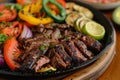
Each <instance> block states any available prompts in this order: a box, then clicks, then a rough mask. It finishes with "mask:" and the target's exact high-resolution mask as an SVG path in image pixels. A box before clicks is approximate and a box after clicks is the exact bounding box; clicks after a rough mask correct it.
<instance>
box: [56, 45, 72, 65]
mask: <svg viewBox="0 0 120 80" xmlns="http://www.w3.org/2000/svg"><path fill="white" fill-rule="evenodd" d="M56 52H58V54H59V55H60V57H61V58H62V59H63V60H64V62H65V63H66V65H67V66H70V65H71V61H72V58H71V57H70V56H69V55H68V54H67V53H66V51H65V50H64V47H63V45H62V44H59V45H57V48H56Z"/></svg>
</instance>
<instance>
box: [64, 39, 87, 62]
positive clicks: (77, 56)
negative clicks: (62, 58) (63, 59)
mask: <svg viewBox="0 0 120 80" xmlns="http://www.w3.org/2000/svg"><path fill="white" fill-rule="evenodd" d="M63 45H64V48H65V50H66V51H67V52H68V54H69V55H70V56H71V57H72V59H73V61H74V62H75V63H77V64H79V63H81V62H84V61H86V60H87V58H86V57H84V56H83V55H82V53H81V52H80V51H79V50H78V48H77V47H76V46H75V45H74V42H73V41H66V42H63Z"/></svg>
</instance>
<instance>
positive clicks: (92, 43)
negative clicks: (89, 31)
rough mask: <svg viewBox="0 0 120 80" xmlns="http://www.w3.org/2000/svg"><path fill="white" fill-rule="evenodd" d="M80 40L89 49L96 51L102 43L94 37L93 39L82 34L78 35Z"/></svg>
mask: <svg viewBox="0 0 120 80" xmlns="http://www.w3.org/2000/svg"><path fill="white" fill-rule="evenodd" d="M80 40H82V41H83V42H84V43H85V45H86V46H87V47H88V48H89V49H91V50H92V51H93V52H96V51H97V52H98V51H100V50H101V48H102V44H101V43H100V42H99V41H97V40H95V39H93V38H91V37H89V36H86V35H82V36H81V37H80Z"/></svg>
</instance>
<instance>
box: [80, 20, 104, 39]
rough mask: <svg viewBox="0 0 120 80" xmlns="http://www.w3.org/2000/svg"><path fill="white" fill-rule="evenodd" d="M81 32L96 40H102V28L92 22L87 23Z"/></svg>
mask: <svg viewBox="0 0 120 80" xmlns="http://www.w3.org/2000/svg"><path fill="white" fill-rule="evenodd" d="M82 32H83V33H85V34H87V35H89V36H91V37H93V38H95V39H97V40H101V39H103V37H104V35H105V29H104V27H103V26H102V25H100V24H99V23H97V22H94V21H89V22H88V23H86V24H85V26H84V27H83V29H82Z"/></svg>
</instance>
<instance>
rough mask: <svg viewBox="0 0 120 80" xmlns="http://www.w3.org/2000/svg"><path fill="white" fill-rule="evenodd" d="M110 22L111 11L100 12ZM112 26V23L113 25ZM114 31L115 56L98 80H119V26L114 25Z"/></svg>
mask: <svg viewBox="0 0 120 80" xmlns="http://www.w3.org/2000/svg"><path fill="white" fill-rule="evenodd" d="M102 12H104V13H105V14H106V15H107V17H108V18H110V19H111V20H112V12H113V11H102ZM113 24H114V23H113ZM114 27H115V31H116V41H117V42H116V44H117V45H116V55H115V57H114V59H113V61H112V63H111V64H110V66H109V67H108V69H107V70H106V71H105V72H104V73H103V74H102V76H100V78H99V79H98V80H120V63H119V62H120V26H118V25H116V24H114Z"/></svg>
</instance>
